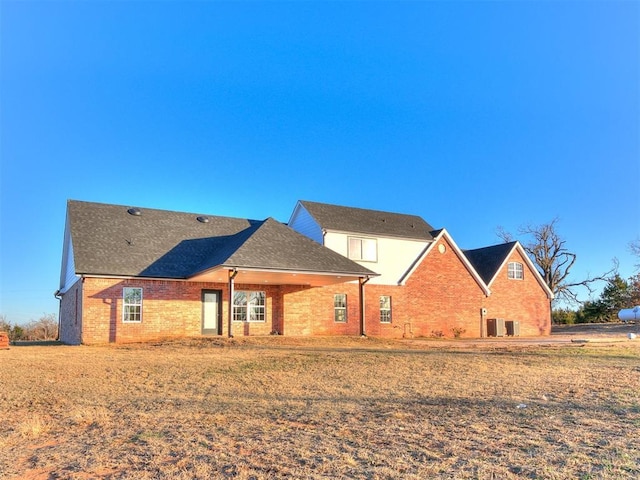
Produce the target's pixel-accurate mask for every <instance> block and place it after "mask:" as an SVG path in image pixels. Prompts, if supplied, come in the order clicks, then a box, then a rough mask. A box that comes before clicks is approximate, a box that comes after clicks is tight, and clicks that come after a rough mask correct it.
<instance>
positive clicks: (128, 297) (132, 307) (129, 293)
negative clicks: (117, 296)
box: [122, 287, 142, 323]
mask: <svg viewBox="0 0 640 480" xmlns="http://www.w3.org/2000/svg"><path fill="white" fill-rule="evenodd" d="M122 300H123V303H122V321H123V322H124V323H140V322H141V321H142V288H139V287H124V288H123V289H122Z"/></svg>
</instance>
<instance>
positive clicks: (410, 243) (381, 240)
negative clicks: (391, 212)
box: [324, 232, 429, 285]
mask: <svg viewBox="0 0 640 480" xmlns="http://www.w3.org/2000/svg"><path fill="white" fill-rule="evenodd" d="M351 236H353V237H359V238H376V240H377V243H378V261H377V262H363V261H358V262H356V263H359V264H360V265H362V266H363V267H366V268H368V269H369V270H372V271H374V272H376V273H379V274H380V276H379V277H375V278H372V279H371V281H370V282H369V283H371V284H378V285H397V284H398V282H399V281H400V279H401V278H402V276H403V275H404V274H405V273H406V271H407V270H408V269H409V268H410V267H411V265H412V264H413V262H414V261H415V260H416V259H417V258H418V256H419V255H420V254H421V253H422V251H423V250H424V249H425V248H426V246H427V245H428V243H429V242H427V241H426V240H407V239H401V238H388V237H373V236H370V235H362V234H357V233H352V234H350V233H338V232H327V234H326V235H325V239H324V241H325V246H326V247H327V248H330V249H331V250H333V251H334V252H338V253H339V254H340V255H343V256H345V257H347V256H348V245H349V237H351Z"/></svg>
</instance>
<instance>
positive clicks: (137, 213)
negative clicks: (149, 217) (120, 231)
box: [127, 207, 142, 217]
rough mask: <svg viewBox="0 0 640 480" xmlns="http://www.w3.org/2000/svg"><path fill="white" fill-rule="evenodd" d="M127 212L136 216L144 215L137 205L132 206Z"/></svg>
mask: <svg viewBox="0 0 640 480" xmlns="http://www.w3.org/2000/svg"><path fill="white" fill-rule="evenodd" d="M127 213H128V214H129V215H133V216H134V217H139V216H140V215H142V212H141V211H140V209H139V208H135V207H132V208H130V209H129V210H127Z"/></svg>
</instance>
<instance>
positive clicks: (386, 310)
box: [380, 295, 391, 323]
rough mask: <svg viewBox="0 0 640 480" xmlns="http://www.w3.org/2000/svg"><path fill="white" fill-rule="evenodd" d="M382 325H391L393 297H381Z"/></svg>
mask: <svg viewBox="0 0 640 480" xmlns="http://www.w3.org/2000/svg"><path fill="white" fill-rule="evenodd" d="M380 323H391V297H390V296H389V295H380Z"/></svg>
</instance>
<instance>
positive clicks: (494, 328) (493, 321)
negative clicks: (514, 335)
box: [487, 318, 505, 337]
mask: <svg viewBox="0 0 640 480" xmlns="http://www.w3.org/2000/svg"><path fill="white" fill-rule="evenodd" d="M504 330H505V328H504V318H489V319H487V336H488V337H504Z"/></svg>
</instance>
